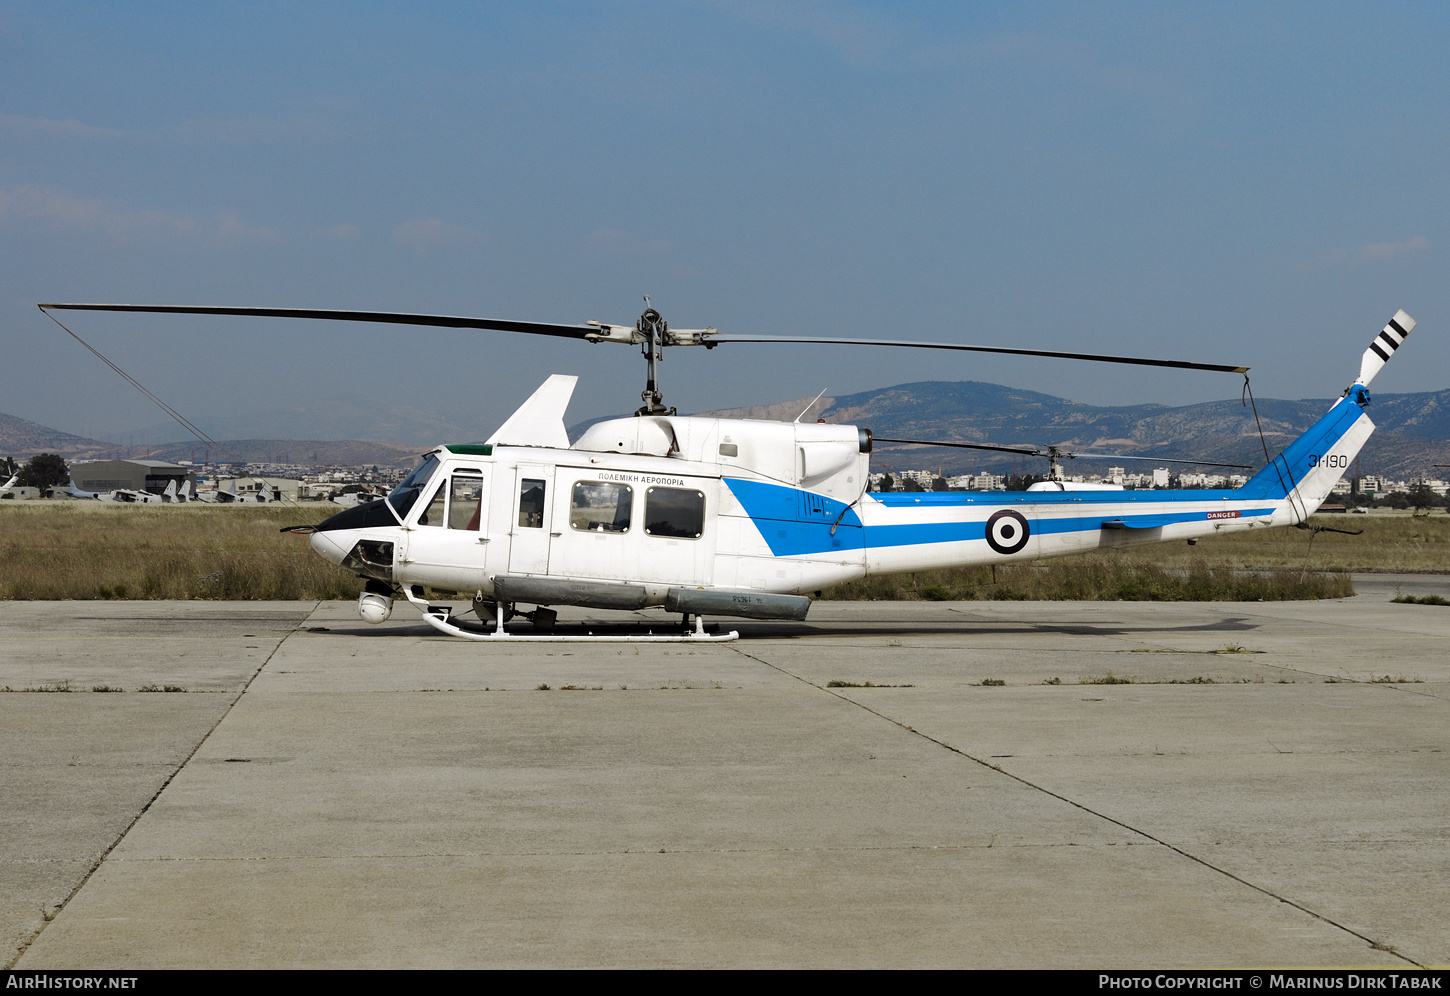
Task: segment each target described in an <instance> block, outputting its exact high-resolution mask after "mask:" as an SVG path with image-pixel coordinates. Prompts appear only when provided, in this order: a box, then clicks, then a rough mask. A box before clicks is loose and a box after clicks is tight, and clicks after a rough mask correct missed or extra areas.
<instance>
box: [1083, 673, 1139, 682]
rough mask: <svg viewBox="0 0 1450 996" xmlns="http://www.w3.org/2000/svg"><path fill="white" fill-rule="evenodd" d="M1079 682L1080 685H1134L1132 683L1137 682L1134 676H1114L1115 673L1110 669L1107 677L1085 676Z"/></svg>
mask: <svg viewBox="0 0 1450 996" xmlns="http://www.w3.org/2000/svg"><path fill="white" fill-rule="evenodd" d="M1078 684H1079V685H1132V684H1135V682H1134V680H1133V679H1132V678H1118V677H1114V675H1113V673H1112V672H1111V671H1109V672H1108V674H1107V676H1106V677H1103V678H1083V679H1082V680H1081V681H1079V682H1078Z"/></svg>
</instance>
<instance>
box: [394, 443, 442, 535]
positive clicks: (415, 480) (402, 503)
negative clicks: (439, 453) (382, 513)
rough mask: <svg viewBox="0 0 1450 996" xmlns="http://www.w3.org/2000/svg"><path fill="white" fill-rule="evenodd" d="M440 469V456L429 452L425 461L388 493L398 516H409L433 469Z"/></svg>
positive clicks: (400, 517) (401, 517)
mask: <svg viewBox="0 0 1450 996" xmlns="http://www.w3.org/2000/svg"><path fill="white" fill-rule="evenodd" d="M437 469H438V458H437V457H435V456H433V454H431V453H430V454H428V455H427V456H425V457H424V458H423V462H422V463H420V464H418V466H416V467H414V468H413V472H412V473H411V474H409V475H408V476H407V477H405V478H403V482H402V483H401V484H399V485H398V486H397V487H396V488H394V489H393V490H392V493H391V494H389V495H388V504H389V505H392V506H393V510H394V511H395V512H397V513H398V518H399V519H403V518H407V515H408V512H409V511H411V510H412V508H413V504H414V503H415V502H417V500H418V495H420V494H422V492H423V488H424V486H425V485H426V484H427V483H428V479H429V478H430V477H432V476H433V471H435V470H437Z"/></svg>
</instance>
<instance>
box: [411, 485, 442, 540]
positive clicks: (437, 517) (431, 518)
mask: <svg viewBox="0 0 1450 996" xmlns="http://www.w3.org/2000/svg"><path fill="white" fill-rule="evenodd" d="M447 494H448V484H447V482H444V483H443V484H440V485H438V490H437V491H435V492H433V500H432V501H430V502H428V507H427V508H425V509H423V514H422V515H420V516H418V525H420V526H436V527H437V528H439V529H442V528H443V499H444V497H445V496H446V495H447Z"/></svg>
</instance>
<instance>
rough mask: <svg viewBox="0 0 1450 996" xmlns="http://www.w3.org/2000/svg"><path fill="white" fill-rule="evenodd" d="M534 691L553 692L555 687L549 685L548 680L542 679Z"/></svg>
mask: <svg viewBox="0 0 1450 996" xmlns="http://www.w3.org/2000/svg"><path fill="white" fill-rule="evenodd" d="M534 691H536V692H551V691H553V689H552V688H550V687H549V685H548V683H547V682H543V681H541V682H539V683H538V684H537V685H535V686H534Z"/></svg>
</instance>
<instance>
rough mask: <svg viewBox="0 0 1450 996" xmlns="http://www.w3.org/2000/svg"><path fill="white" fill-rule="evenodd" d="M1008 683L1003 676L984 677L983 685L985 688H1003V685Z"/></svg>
mask: <svg viewBox="0 0 1450 996" xmlns="http://www.w3.org/2000/svg"><path fill="white" fill-rule="evenodd" d="M1006 684H1007V682H1005V681H1003V680H1002V679H1001V678H983V679H982V685H983V687H985V688H1001V687H1002V686H1004V685H1006Z"/></svg>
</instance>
